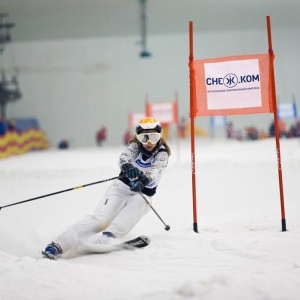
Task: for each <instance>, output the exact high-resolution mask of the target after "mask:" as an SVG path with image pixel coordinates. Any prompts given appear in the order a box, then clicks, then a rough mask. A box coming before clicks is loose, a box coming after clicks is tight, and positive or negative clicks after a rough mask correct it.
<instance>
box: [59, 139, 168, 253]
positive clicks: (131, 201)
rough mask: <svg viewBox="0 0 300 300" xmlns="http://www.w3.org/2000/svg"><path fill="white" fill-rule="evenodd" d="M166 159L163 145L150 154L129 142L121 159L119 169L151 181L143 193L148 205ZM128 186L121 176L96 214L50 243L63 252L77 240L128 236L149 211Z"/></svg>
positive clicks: (103, 198) (127, 182)
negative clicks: (99, 235)
mask: <svg viewBox="0 0 300 300" xmlns="http://www.w3.org/2000/svg"><path fill="white" fill-rule="evenodd" d="M168 159H169V155H168V153H167V151H166V149H165V147H164V146H163V145H158V146H157V147H156V148H155V150H154V151H152V152H151V153H150V152H148V151H147V150H145V149H144V148H143V147H142V146H141V145H139V144H138V143H136V142H132V143H131V144H129V146H128V147H126V149H125V150H124V152H123V153H122V154H121V155H120V158H119V166H120V167H121V166H122V165H123V164H125V163H131V164H132V165H133V166H135V167H137V168H138V169H139V170H140V171H142V172H143V173H144V174H145V175H146V176H147V177H148V178H149V179H150V182H149V184H148V185H147V186H145V187H144V189H143V190H142V193H143V195H144V197H146V198H147V200H148V201H149V202H150V203H151V196H153V195H154V194H155V192H156V187H157V185H158V183H159V181H160V179H161V176H162V173H163V170H164V168H165V167H166V166H167V165H168ZM129 185H130V181H129V179H128V178H127V177H126V176H125V175H124V173H123V172H121V173H120V176H119V179H117V180H115V181H114V182H113V183H112V185H111V186H110V187H109V188H108V189H107V191H106V192H105V194H104V195H103V196H102V198H101V200H100V202H99V204H98V206H97V208H96V210H95V212H94V213H93V214H92V215H87V216H85V217H84V218H83V219H81V220H80V221H78V222H76V223H75V224H73V225H72V226H70V227H69V228H67V229H66V230H65V231H63V232H62V233H61V234H60V235H59V236H58V237H56V238H55V239H54V240H53V242H55V243H57V244H59V245H60V246H61V248H62V251H63V252H66V251H68V250H69V249H70V248H71V247H72V246H73V245H75V244H76V243H77V241H78V240H79V239H82V238H88V237H90V236H92V235H94V234H97V233H99V232H101V231H108V232H111V233H112V234H113V235H114V236H115V237H117V238H119V237H122V236H124V235H125V234H127V233H128V232H129V231H130V230H131V229H132V228H133V227H134V226H135V225H136V223H137V222H138V221H139V220H140V219H141V218H142V217H143V216H144V215H145V214H146V213H147V212H148V211H149V208H150V207H149V205H148V204H147V203H146V201H145V200H144V199H143V198H142V196H141V195H140V194H139V193H137V192H133V191H131V190H130V186H129Z"/></svg>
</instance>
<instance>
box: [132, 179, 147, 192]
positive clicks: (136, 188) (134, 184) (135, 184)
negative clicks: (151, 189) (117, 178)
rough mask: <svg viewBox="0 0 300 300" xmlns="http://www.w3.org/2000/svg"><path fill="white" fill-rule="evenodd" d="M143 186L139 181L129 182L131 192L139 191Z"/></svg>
mask: <svg viewBox="0 0 300 300" xmlns="http://www.w3.org/2000/svg"><path fill="white" fill-rule="evenodd" d="M143 188H144V185H143V183H142V182H141V181H139V180H138V181H133V182H131V183H130V190H131V191H133V192H141V191H142V190H143Z"/></svg>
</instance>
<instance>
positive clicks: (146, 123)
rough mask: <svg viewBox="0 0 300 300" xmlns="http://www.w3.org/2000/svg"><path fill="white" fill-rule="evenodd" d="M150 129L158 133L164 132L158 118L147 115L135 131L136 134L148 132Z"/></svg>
mask: <svg viewBox="0 0 300 300" xmlns="http://www.w3.org/2000/svg"><path fill="white" fill-rule="evenodd" d="M149 130H155V131H156V132H158V133H162V126H161V124H160V123H159V121H158V120H156V119H155V118H152V117H146V118H143V119H141V120H140V121H139V123H138V125H137V127H136V129H135V131H136V134H140V133H142V132H148V131H149Z"/></svg>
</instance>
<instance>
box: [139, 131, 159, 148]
mask: <svg viewBox="0 0 300 300" xmlns="http://www.w3.org/2000/svg"><path fill="white" fill-rule="evenodd" d="M137 138H138V140H139V141H140V142H141V143H142V144H144V145H147V144H148V142H150V143H151V144H156V143H157V142H158V141H159V140H160V138H161V134H160V133H158V132H143V133H140V134H138V135H137Z"/></svg>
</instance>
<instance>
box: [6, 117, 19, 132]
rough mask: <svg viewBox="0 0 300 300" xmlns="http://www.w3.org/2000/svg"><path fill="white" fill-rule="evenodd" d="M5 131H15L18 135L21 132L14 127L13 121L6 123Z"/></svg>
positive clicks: (14, 122)
mask: <svg viewBox="0 0 300 300" xmlns="http://www.w3.org/2000/svg"><path fill="white" fill-rule="evenodd" d="M7 130H8V131H16V132H18V133H20V132H21V130H19V129H18V128H17V125H16V121H15V120H14V119H10V120H9V121H8V123H7Z"/></svg>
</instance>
